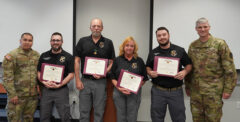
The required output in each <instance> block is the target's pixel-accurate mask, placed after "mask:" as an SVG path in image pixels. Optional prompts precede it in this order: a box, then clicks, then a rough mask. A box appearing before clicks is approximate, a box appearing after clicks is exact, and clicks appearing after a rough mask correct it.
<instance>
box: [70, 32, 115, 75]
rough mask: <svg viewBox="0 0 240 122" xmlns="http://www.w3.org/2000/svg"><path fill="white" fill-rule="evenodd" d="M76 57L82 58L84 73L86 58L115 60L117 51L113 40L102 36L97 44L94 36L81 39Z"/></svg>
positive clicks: (76, 50)
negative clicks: (93, 38)
mask: <svg viewBox="0 0 240 122" xmlns="http://www.w3.org/2000/svg"><path fill="white" fill-rule="evenodd" d="M75 56H78V57H80V58H81V72H82V73H83V69H84V63H85V57H86V56H87V57H97V58H105V59H114V58H115V51H114V47H113V43H112V40H110V39H108V38H105V37H103V36H101V38H100V39H99V40H98V42H97V43H96V44H95V43H94V41H93V40H92V36H91V35H90V36H87V37H83V38H81V39H80V40H79V41H78V43H77V46H76V48H75Z"/></svg>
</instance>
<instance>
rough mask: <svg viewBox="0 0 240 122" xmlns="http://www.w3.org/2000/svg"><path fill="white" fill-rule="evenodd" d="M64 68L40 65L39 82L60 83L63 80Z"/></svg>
mask: <svg viewBox="0 0 240 122" xmlns="http://www.w3.org/2000/svg"><path fill="white" fill-rule="evenodd" d="M64 68H65V67H64V66H62V65H55V64H47V63H42V66H41V75H40V80H41V81H53V82H55V83H61V82H62V80H63V74H64Z"/></svg>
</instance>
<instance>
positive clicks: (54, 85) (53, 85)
mask: <svg viewBox="0 0 240 122" xmlns="http://www.w3.org/2000/svg"><path fill="white" fill-rule="evenodd" d="M42 83H43V84H44V85H45V87H47V88H54V89H57V88H60V87H61V86H62V85H61V84H57V83H55V82H53V81H43V82H42Z"/></svg>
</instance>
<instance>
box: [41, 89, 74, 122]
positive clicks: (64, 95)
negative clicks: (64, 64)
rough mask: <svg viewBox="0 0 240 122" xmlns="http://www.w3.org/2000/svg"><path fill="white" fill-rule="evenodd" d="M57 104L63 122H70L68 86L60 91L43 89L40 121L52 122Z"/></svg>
mask: <svg viewBox="0 0 240 122" xmlns="http://www.w3.org/2000/svg"><path fill="white" fill-rule="evenodd" d="M53 104H55V106H56V108H57V111H58V114H59V116H60V118H61V121H62V122H70V121H71V114H70V105H69V90H68V87H67V86H64V87H62V88H58V89H48V88H45V87H44V88H43V90H42V97H41V101H40V121H41V122H51V116H52V110H53Z"/></svg>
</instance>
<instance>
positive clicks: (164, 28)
mask: <svg viewBox="0 0 240 122" xmlns="http://www.w3.org/2000/svg"><path fill="white" fill-rule="evenodd" d="M160 30H165V31H167V33H168V34H169V31H168V29H167V28H166V27H159V28H158V29H157V30H156V32H155V33H156V34H157V32H158V31H160Z"/></svg>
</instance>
